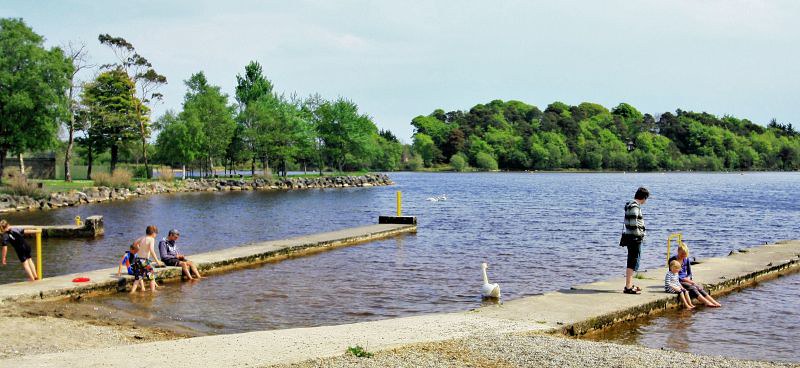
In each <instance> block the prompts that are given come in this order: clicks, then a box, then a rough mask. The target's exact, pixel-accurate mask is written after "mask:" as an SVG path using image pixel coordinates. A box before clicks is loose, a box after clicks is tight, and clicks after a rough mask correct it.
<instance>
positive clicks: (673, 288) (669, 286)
mask: <svg viewBox="0 0 800 368" xmlns="http://www.w3.org/2000/svg"><path fill="white" fill-rule="evenodd" d="M680 270H681V263H680V262H678V261H675V260H673V261H672V262H670V263H669V271H667V274H666V276H664V291H666V292H668V293H672V294H678V295H680V296H681V301H682V302H683V305H684V306H685V307H686V309H694V305H693V304H692V298H691V297H689V290H686V288H684V287H683V286H681V282H680V281H679V280H678V271H680Z"/></svg>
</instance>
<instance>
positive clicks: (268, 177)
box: [253, 168, 272, 181]
mask: <svg viewBox="0 0 800 368" xmlns="http://www.w3.org/2000/svg"><path fill="white" fill-rule="evenodd" d="M253 179H254V180H255V179H264V180H267V181H272V169H270V168H267V169H266V170H264V172H263V173H261V174H256V175H255V176H254V177H253Z"/></svg>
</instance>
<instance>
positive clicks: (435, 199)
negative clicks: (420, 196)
mask: <svg viewBox="0 0 800 368" xmlns="http://www.w3.org/2000/svg"><path fill="white" fill-rule="evenodd" d="M446 200H447V194H442V195H440V196H436V197H428V198H427V199H426V201H428V202H439V201H446Z"/></svg>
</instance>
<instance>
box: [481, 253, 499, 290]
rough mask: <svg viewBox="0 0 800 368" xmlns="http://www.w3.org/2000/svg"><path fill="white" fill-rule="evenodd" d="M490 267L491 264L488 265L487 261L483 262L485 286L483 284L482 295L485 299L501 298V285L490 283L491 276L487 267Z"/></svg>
mask: <svg viewBox="0 0 800 368" xmlns="http://www.w3.org/2000/svg"><path fill="white" fill-rule="evenodd" d="M488 267H489V265H487V264H486V262H484V263H481V269H482V270H483V286H481V297H483V298H484V299H487V298H492V299H500V285H498V284H490V283H489V276H486V269H487V268H488Z"/></svg>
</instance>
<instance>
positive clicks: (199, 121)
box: [180, 72, 236, 175]
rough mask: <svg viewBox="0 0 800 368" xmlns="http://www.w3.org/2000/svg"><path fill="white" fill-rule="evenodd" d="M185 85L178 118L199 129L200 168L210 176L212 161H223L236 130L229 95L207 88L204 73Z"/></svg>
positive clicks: (196, 75)
mask: <svg viewBox="0 0 800 368" xmlns="http://www.w3.org/2000/svg"><path fill="white" fill-rule="evenodd" d="M185 83H186V87H187V91H186V95H185V97H184V101H183V111H182V112H181V114H180V118H181V120H183V121H185V122H187V123H188V124H190V125H199V126H201V127H202V131H203V137H204V139H203V140H202V141H201V142H202V143H201V152H202V159H203V167H206V168H207V170H206V173H207V174H208V175H213V174H214V160H215V159H224V158H225V155H226V149H227V148H228V145H229V144H230V142H231V137H232V136H233V133H234V130H235V129H236V122H235V121H234V120H233V106H230V105H228V95H226V94H224V93H222V92H221V90H220V87H219V86H214V85H210V84H208V80H207V79H206V76H205V74H204V73H203V72H197V73H195V74H192V76H191V77H189V79H187V80H186V81H185Z"/></svg>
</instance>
